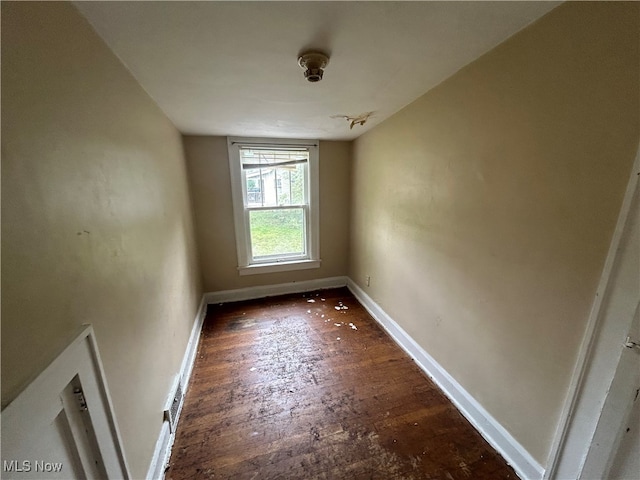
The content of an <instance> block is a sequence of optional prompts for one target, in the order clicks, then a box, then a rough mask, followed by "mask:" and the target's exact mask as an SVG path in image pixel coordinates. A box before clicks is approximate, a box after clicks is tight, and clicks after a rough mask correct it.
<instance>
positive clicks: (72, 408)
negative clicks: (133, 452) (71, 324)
mask: <svg viewBox="0 0 640 480" xmlns="http://www.w3.org/2000/svg"><path fill="white" fill-rule="evenodd" d="M1 417H2V418H1V419H2V478H3V479H20V480H26V479H50V480H56V479H65V480H69V479H109V478H114V479H115V478H123V479H126V478H129V475H128V471H127V467H126V463H125V461H124V456H123V454H122V450H121V448H120V442H119V436H118V433H117V429H116V427H115V422H114V420H113V417H112V415H111V408H110V401H109V398H108V394H107V392H106V387H105V384H104V383H103V380H102V376H101V368H100V364H99V356H98V355H97V349H96V345H95V342H94V341H93V337H92V330H91V328H90V327H89V328H86V329H85V330H84V331H83V332H82V334H80V335H79V336H78V337H77V338H76V339H75V340H74V341H73V342H72V343H71V344H70V345H69V347H67V349H65V351H64V352H63V353H62V354H61V355H60V356H59V357H58V358H56V360H54V362H53V363H52V364H51V365H50V366H49V367H48V368H47V369H45V371H44V372H42V374H40V375H39V376H38V378H36V380H34V381H33V382H32V383H31V384H30V385H29V386H28V387H27V388H26V389H25V390H24V391H23V392H22V393H21V394H20V395H19V396H18V397H17V398H16V399H15V400H14V401H13V402H11V403H10V404H9V405H8V406H7V407H6V408H5V409H4V410H3V411H2V416H1Z"/></svg>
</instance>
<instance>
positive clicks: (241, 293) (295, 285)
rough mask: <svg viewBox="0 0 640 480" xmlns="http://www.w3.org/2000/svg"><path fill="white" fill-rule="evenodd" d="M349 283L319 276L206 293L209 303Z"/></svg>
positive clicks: (344, 278)
mask: <svg viewBox="0 0 640 480" xmlns="http://www.w3.org/2000/svg"><path fill="white" fill-rule="evenodd" d="M346 285H347V277H329V278H319V279H317V280H305V281H302V282H290V283H279V284H277V285H262V286H257V287H247V288H239V289H236V290H222V291H218V292H209V293H206V294H205V297H206V301H207V303H208V304H210V305H213V304H216V303H227V302H241V301H243V300H253V299H256V298H264V297H274V296H276V295H287V294H290V293H302V292H311V291H313V290H322V289H326V288H339V287H345V286H346Z"/></svg>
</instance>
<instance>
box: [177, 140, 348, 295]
mask: <svg viewBox="0 0 640 480" xmlns="http://www.w3.org/2000/svg"><path fill="white" fill-rule="evenodd" d="M184 145H185V152H186V153H185V154H186V157H187V164H188V170H189V178H190V185H191V195H192V198H193V208H194V215H195V223H196V235H197V238H198V246H199V252H200V264H201V269H202V276H203V282H204V290H205V291H207V292H215V291H220V290H230V289H235V288H243V287H251V286H257V285H272V284H278V283H288V282H294V281H303V280H312V279H317V278H327V277H334V276H340V275H346V274H347V268H348V248H349V184H350V156H351V144H350V143H349V142H324V141H323V142H320V258H321V260H322V265H321V267H320V268H316V269H310V270H298V271H294V272H282V273H271V274H259V275H247V276H240V275H239V274H238V269H237V267H238V257H237V255H236V240H235V231H234V225H233V204H232V199H231V182H230V175H229V155H228V152H227V139H226V137H207V136H186V137H184Z"/></svg>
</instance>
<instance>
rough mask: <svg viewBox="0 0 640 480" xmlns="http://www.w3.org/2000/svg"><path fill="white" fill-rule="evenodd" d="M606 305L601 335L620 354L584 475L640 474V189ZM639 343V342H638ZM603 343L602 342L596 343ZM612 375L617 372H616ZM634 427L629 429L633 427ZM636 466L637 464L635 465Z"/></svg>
mask: <svg viewBox="0 0 640 480" xmlns="http://www.w3.org/2000/svg"><path fill="white" fill-rule="evenodd" d="M616 264H617V265H616V268H615V269H614V272H613V274H612V279H611V285H610V289H609V291H608V292H607V298H606V300H605V308H604V310H603V313H604V315H603V324H602V327H603V329H602V332H601V335H602V336H605V335H608V336H609V337H610V338H611V339H612V341H613V343H612V348H611V349H610V350H609V353H608V355H609V356H610V358H612V359H616V360H617V364H615V373H614V374H613V379H612V380H611V381H610V384H609V383H605V385H608V391H607V393H606V396H605V400H604V404H603V405H602V409H601V411H600V412H599V417H598V421H597V425H596V429H595V432H594V435H593V438H592V440H591V444H590V446H589V449H588V452H587V455H586V458H585V461H584V466H583V469H582V472H581V475H580V478H581V479H589V480H590V479H603V478H606V479H614V478H615V479H625V480H640V469H639V468H638V458H639V457H640V451H639V450H638V429H639V427H640V425H639V424H638V423H637V421H636V423H635V424H632V423H630V422H632V421H633V419H632V416H633V415H635V416H636V418H637V415H638V413H637V410H638V404H640V400H638V398H637V397H638V391H640V191H638V189H637V188H636V191H635V193H634V195H633V199H632V203H631V208H630V210H629V217H628V221H627V224H626V226H625V230H624V233H623V236H622V239H621V242H620V246H619V249H618V252H617V259H616ZM635 343H638V346H637V347H636V346H635ZM596 348H597V344H596ZM610 378H611V377H610ZM627 429H628V431H627ZM630 469H633V470H630Z"/></svg>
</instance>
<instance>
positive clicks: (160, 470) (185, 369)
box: [147, 294, 207, 480]
mask: <svg viewBox="0 0 640 480" xmlns="http://www.w3.org/2000/svg"><path fill="white" fill-rule="evenodd" d="M206 314H207V301H206V294H205V295H203V296H202V300H201V301H200V306H199V308H198V313H197V315H196V318H195V320H194V322H193V327H192V328H191V335H190V336H189V342H188V343H187V348H186V350H185V352H184V357H183V358H182V365H180V371H179V372H178V376H179V378H180V382H181V384H182V391H183V392H185V394H186V392H187V387H188V385H189V380H190V378H191V372H192V371H193V364H194V362H195V359H196V353H197V351H198V340H199V339H200V331H201V330H202V323H203V322H204V317H205V316H206ZM175 383H176V382H172V384H171V391H170V392H169V393H168V394H167V398H169V397H171V398H172V397H173V395H174V389H175ZM180 410H181V409H180ZM180 410H179V411H178V416H177V419H176V423H177V422H178V420H179V419H180ZM174 440H175V431H174V432H171V429H170V428H169V422H168V421H164V422H163V423H162V428H161V429H160V435H159V436H158V440H157V442H156V447H155V450H154V452H153V457H152V458H151V464H150V465H149V470H148V471H147V480H161V479H163V478H164V470H165V466H166V465H167V463H168V462H169V457H170V455H171V447H172V446H173V441H174Z"/></svg>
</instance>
